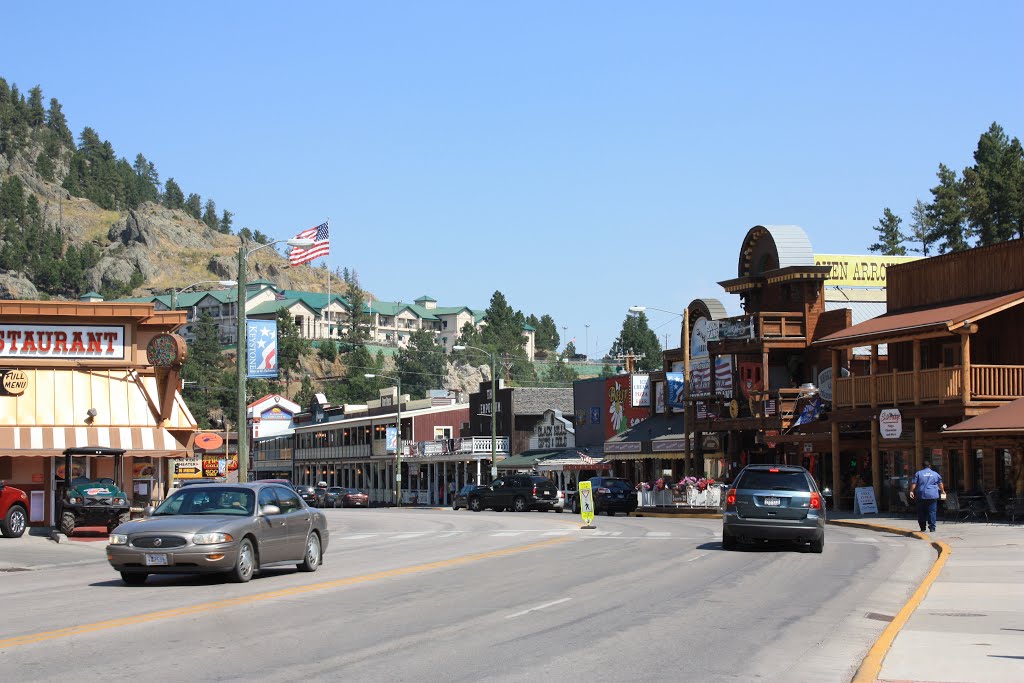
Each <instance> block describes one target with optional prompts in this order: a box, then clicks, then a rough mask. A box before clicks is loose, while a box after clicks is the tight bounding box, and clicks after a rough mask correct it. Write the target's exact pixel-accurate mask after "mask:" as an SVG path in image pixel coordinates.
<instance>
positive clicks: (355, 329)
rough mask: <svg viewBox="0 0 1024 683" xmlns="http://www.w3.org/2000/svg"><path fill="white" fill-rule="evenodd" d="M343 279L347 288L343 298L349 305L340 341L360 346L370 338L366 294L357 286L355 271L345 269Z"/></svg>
mask: <svg viewBox="0 0 1024 683" xmlns="http://www.w3.org/2000/svg"><path fill="white" fill-rule="evenodd" d="M344 279H345V286H346V287H347V291H346V293H345V298H346V299H347V300H348V304H349V323H348V329H347V330H345V332H344V334H343V335H342V340H343V341H345V342H347V343H348V344H350V345H354V344H362V343H363V342H364V341H366V340H367V339H369V338H370V314H369V313H368V312H367V311H366V294H365V292H363V289H362V287H360V286H359V275H358V274H357V273H356V271H355V269H353V270H352V271H349V270H348V269H345V275H344Z"/></svg>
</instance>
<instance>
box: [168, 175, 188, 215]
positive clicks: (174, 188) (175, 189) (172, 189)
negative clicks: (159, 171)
mask: <svg viewBox="0 0 1024 683" xmlns="http://www.w3.org/2000/svg"><path fill="white" fill-rule="evenodd" d="M164 206H166V207H167V208H168V209H183V208H185V193H184V192H182V191H181V186H179V185H178V183H176V182H175V181H174V178H168V179H167V182H166V183H164Z"/></svg>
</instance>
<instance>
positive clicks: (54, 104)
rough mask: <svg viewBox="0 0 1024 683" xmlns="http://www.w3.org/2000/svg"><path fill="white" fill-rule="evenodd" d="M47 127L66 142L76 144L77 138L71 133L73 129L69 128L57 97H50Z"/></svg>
mask: <svg viewBox="0 0 1024 683" xmlns="http://www.w3.org/2000/svg"><path fill="white" fill-rule="evenodd" d="M46 127H47V128H49V129H50V130H52V131H53V132H54V133H56V134H57V136H58V138H60V141H61V142H63V143H64V144H67V145H72V144H74V142H75V139H74V136H73V135H71V129H70V128H68V120H67V119H66V118H65V117H64V112H63V111H62V110H61V106H60V102H58V101H57V98H56V97H51V98H50V109H49V110H48V111H47V112H46Z"/></svg>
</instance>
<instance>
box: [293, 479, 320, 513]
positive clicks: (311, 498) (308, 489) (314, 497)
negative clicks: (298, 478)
mask: <svg viewBox="0 0 1024 683" xmlns="http://www.w3.org/2000/svg"><path fill="white" fill-rule="evenodd" d="M292 488H293V489H295V493H297V494H299V498H302V500H303V501H304V502H305V503H306V505H308V506H309V507H311V508H318V507H320V495H319V494H318V493H317V490H316V489H315V488H313V487H312V486H303V485H301V484H300V485H298V486H292Z"/></svg>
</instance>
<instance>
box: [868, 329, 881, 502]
mask: <svg viewBox="0 0 1024 683" xmlns="http://www.w3.org/2000/svg"><path fill="white" fill-rule="evenodd" d="M877 382H878V344H872V345H871V486H872V487H873V488H874V489H875V501H877V502H881V500H882V458H881V455H880V453H879V452H878V383H877Z"/></svg>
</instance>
